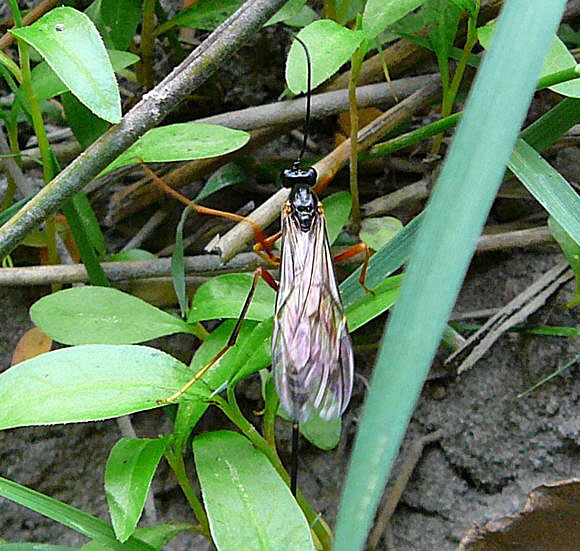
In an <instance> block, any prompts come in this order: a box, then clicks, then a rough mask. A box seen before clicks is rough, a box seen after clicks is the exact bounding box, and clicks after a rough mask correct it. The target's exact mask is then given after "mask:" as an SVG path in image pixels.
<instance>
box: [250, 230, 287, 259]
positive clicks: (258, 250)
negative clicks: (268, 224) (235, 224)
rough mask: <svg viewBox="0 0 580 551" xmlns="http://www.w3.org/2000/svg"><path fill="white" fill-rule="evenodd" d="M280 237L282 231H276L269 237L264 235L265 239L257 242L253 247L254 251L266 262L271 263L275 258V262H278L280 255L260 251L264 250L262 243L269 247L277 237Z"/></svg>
mask: <svg viewBox="0 0 580 551" xmlns="http://www.w3.org/2000/svg"><path fill="white" fill-rule="evenodd" d="M280 237H282V232H281V231H279V232H276V233H275V234H274V235H271V236H270V237H266V239H264V242H263V243H261V242H259V241H258V242H257V243H256V244H255V245H254V247H253V249H254V252H255V253H256V254H257V255H258V256H259V257H260V258H263V259H264V260H266V261H267V262H270V263H273V262H272V261H273V260H275V261H276V262H277V265H279V264H280V257H279V256H272V257H270V256H268V253H263V252H262V251H263V250H264V244H266V245H267V246H268V247H271V246H272V245H273V244H274V243H276V241H278V239H280Z"/></svg>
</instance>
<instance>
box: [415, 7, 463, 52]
mask: <svg viewBox="0 0 580 551" xmlns="http://www.w3.org/2000/svg"><path fill="white" fill-rule="evenodd" d="M423 13H424V14H425V17H426V18H427V20H428V21H430V22H431V27H432V28H431V29H430V31H429V39H430V40H431V44H432V46H433V49H434V50H435V54H436V55H437V59H438V60H439V63H440V64H441V62H442V61H443V60H445V61H446V60H447V58H449V57H450V56H451V51H452V49H453V42H454V40H455V35H456V34H457V26H458V24H459V18H460V15H461V10H460V9H459V8H458V7H457V5H456V4H453V3H451V2H450V1H449V0H424V2H423Z"/></svg>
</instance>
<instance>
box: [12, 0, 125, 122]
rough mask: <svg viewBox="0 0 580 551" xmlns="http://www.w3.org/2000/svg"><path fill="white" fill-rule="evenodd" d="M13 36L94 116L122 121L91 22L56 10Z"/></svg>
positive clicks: (111, 75) (64, 9) (114, 88)
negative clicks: (37, 55)
mask: <svg viewBox="0 0 580 551" xmlns="http://www.w3.org/2000/svg"><path fill="white" fill-rule="evenodd" d="M10 32H11V33H12V34H13V35H15V36H16V37H18V38H21V39H22V40H24V41H25V42H27V43H28V44H30V45H31V46H34V48H36V49H37V50H38V51H39V52H40V54H41V55H42V57H44V59H46V61H47V62H48V64H49V65H50V66H51V67H52V69H53V70H54V72H55V73H56V74H57V75H58V76H59V78H60V79H61V80H62V81H63V82H64V83H65V84H66V86H67V88H68V89H69V90H70V91H71V92H72V93H73V94H74V95H75V96H76V97H77V98H78V99H79V100H80V101H81V103H83V104H84V105H86V106H87V107H88V108H89V109H90V110H91V111H92V112H93V113H95V115H97V116H99V117H101V118H102V119H105V120H106V121H109V122H112V123H117V122H119V121H120V120H121V98H120V96H119V89H118V86H117V81H116V80H115V74H114V73H113V67H112V65H111V61H110V60H109V56H108V55H107V51H106V50H105V46H104V44H103V41H102V39H101V37H100V36H99V33H98V31H97V29H96V28H95V26H94V24H93V22H92V21H91V20H90V19H89V18H88V17H87V16H86V15H85V14H84V13H81V12H79V11H77V10H75V9H73V8H69V7H62V8H55V9H53V10H51V11H49V12H48V13H47V14H46V15H44V16H43V17H41V18H40V19H39V20H38V21H36V22H35V23H33V24H32V25H30V26H28V27H21V28H18V29H12V30H11V31H10Z"/></svg>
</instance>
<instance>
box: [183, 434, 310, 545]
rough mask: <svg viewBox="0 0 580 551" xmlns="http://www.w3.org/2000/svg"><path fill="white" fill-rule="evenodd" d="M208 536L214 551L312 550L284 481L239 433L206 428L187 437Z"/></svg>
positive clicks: (304, 521)
mask: <svg viewBox="0 0 580 551" xmlns="http://www.w3.org/2000/svg"><path fill="white" fill-rule="evenodd" d="M193 452H194V456H195V465H196V468H197V473H198V476H199V480H200V482H201V489H202V493H203V500H204V503H205V507H206V510H207V513H208V518H209V525H210V530H211V534H212V537H213V540H214V542H215V544H216V546H217V548H218V549H219V550H220V551H239V550H240V549H260V551H269V550H271V551H280V550H281V549H283V550H284V551H308V550H310V551H314V543H313V542H312V536H311V535H310V528H309V526H308V522H307V521H306V519H305V518H304V515H303V513H302V511H301V510H300V508H299V507H298V505H297V503H296V501H295V500H294V498H293V497H292V494H291V493H290V490H289V489H288V486H287V485H286V484H285V483H284V481H283V480H282V479H281V478H280V476H279V475H278V473H277V472H276V471H275V470H274V468H273V467H272V465H271V464H270V462H269V461H268V459H266V457H265V456H264V455H263V454H262V452H260V451H258V450H257V449H255V448H254V447H253V446H252V444H251V443H250V442H249V441H248V440H247V439H246V438H244V437H243V436H242V435H240V434H237V433H234V432H230V431H218V432H210V433H206V434H203V435H201V436H198V437H197V438H195V440H194V441H193Z"/></svg>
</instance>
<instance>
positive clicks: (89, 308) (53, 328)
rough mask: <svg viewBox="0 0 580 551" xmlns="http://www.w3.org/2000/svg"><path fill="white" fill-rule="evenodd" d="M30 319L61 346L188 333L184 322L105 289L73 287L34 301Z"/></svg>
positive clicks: (142, 301) (135, 340)
mask: <svg viewBox="0 0 580 551" xmlns="http://www.w3.org/2000/svg"><path fill="white" fill-rule="evenodd" d="M30 317H31V318H32V321H33V322H34V323H36V325H38V326H39V327H40V328H41V329H42V330H43V331H44V332H45V333H46V334H47V335H48V336H49V337H51V338H52V339H54V340H55V341H58V342H62V343H64V344H132V343H137V342H144V341H148V340H151V339H156V338H158V337H163V336H165V335H173V334H174V333H189V332H190V331H189V327H188V326H187V324H186V323H185V322H183V321H182V320H180V319H179V318H176V317H174V316H172V315H170V314H168V313H166V312H164V311H163V310H160V309H159V308H156V307H155V306H151V305H150V304H148V303H147V302H145V301H144V300H141V299H139V298H137V297H134V296H132V295H129V294H127V293H123V292H122V291H119V290H117V289H112V288H108V287H90V286H85V287H73V288H71V289H65V290H64V291H58V292H57V293H53V294H51V295H47V296H45V297H43V298H41V299H40V300H38V301H36V302H35V303H34V304H33V305H32V307H31V309H30Z"/></svg>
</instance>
